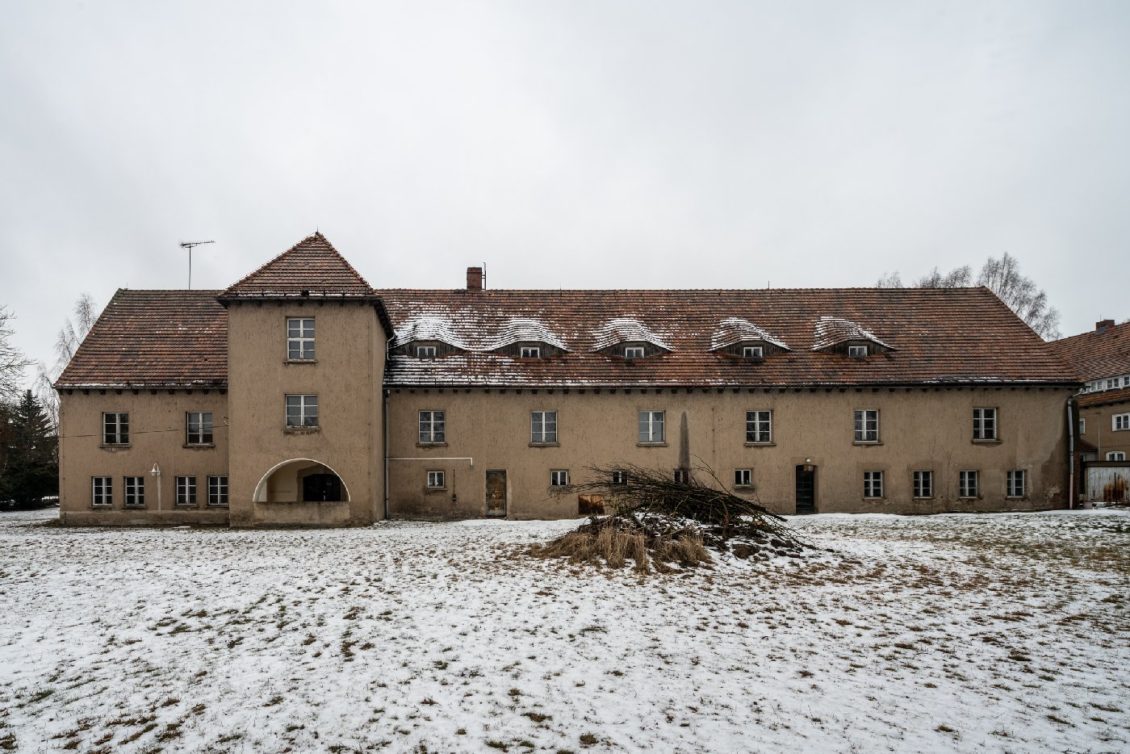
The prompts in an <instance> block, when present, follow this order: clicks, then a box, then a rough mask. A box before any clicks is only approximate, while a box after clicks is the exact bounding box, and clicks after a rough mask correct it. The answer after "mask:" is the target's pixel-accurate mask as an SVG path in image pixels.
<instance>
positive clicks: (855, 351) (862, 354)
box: [848, 346, 868, 359]
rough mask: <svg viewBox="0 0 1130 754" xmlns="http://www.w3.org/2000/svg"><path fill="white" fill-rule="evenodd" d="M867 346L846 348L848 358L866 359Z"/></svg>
mask: <svg viewBox="0 0 1130 754" xmlns="http://www.w3.org/2000/svg"><path fill="white" fill-rule="evenodd" d="M867 351H868V348H867V346H848V356H850V357H852V358H853V359H865V358H867Z"/></svg>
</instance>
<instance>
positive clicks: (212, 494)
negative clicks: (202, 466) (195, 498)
mask: <svg viewBox="0 0 1130 754" xmlns="http://www.w3.org/2000/svg"><path fill="white" fill-rule="evenodd" d="M227 504H228V478H227V475H225V474H210V475H209V476H208V505H210V506H213V507H217V508H222V507H226V506H227Z"/></svg>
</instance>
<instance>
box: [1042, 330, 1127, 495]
mask: <svg viewBox="0 0 1130 754" xmlns="http://www.w3.org/2000/svg"><path fill="white" fill-rule="evenodd" d="M1049 347H1050V348H1051V350H1052V352H1053V353H1055V354H1056V355H1058V356H1059V357H1060V358H1061V359H1062V360H1063V361H1064V362H1065V363H1066V364H1067V366H1068V368H1069V369H1071V370H1072V372H1073V373H1074V374H1075V376H1076V378H1077V379H1078V380H1079V381H1081V382H1083V383H1084V384H1083V388H1082V390H1081V391H1080V392H1079V394H1078V395H1077V396H1076V399H1075V406H1076V409H1077V412H1078V424H1077V427H1076V432H1077V434H1076V439H1077V442H1076V461H1077V463H1078V464H1079V465H1080V467H1081V469H1082V471H1081V474H1080V477H1079V479H1080V484H1078V485H1077V490H1078V494H1079V496H1080V499H1083V500H1106V501H1108V502H1109V501H1121V502H1125V501H1126V500H1127V484H1128V482H1130V322H1125V323H1123V324H1121V325H1116V324H1114V320H1112V319H1104V320H1102V321H1101V322H1096V323H1095V329H1094V330H1092V331H1091V332H1085V333H1082V334H1081V335H1074V336H1072V337H1070V338H1063V339H1062V340H1057V341H1055V342H1053V343H1050V344H1049Z"/></svg>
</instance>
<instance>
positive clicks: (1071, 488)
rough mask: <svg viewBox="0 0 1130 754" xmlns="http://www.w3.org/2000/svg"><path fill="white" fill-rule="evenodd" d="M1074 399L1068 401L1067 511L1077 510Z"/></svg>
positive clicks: (1076, 429)
mask: <svg viewBox="0 0 1130 754" xmlns="http://www.w3.org/2000/svg"><path fill="white" fill-rule="evenodd" d="M1072 403H1073V399H1071V398H1068V399H1067V509H1068V510H1074V508H1075V432H1076V431H1078V427H1077V426H1076V423H1075V411H1074V406H1073V405H1072Z"/></svg>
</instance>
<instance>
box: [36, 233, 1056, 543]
mask: <svg viewBox="0 0 1130 754" xmlns="http://www.w3.org/2000/svg"><path fill="white" fill-rule="evenodd" d="M56 387H57V389H58V390H59V392H60V394H61V412H60V422H61V442H60V475H61V518H62V520H63V522H64V523H68V524H98V525H101V524H130V523H142V524H149V523H190V522H195V523H217V524H221V523H230V524H231V525H233V526H255V525H346V524H363V523H369V522H371V521H374V520H378V519H382V518H386V517H394V518H395V517H420V518H460V517H478V516H506V517H510V518H558V517H572V516H577V515H578V514H579V513H580V512H583V511H584V510H587V509H589V508H590V507H591V506H594V505H598V504H599V501H598V500H593V499H592V498H589V497H584V498H582V496H580V495H578V494H577V492H576V490H575V489H574V488H573V484H574V483H575V482H577V481H579V480H587V479H590V478H592V475H593V474H594V473H595V472H594V471H593V470H592V469H593V468H594V467H601V468H603V469H606V470H608V472H609V473H608V478H607V482H608V484H609V487H610V489H612V490H614V488H615V485H616V483H617V482H618V481H620V478H621V476H622V472H621V471H620V469H629V468H630V467H632V466H639V467H647V468H658V469H663V470H665V471H667V472H669V473H671V474H672V475H673V476H676V475H679V476H682V475H686V474H691V475H695V476H697V477H699V478H706V476H707V475H708V474H711V473H712V474H713V475H714V476H715V477H717V479H718V483H720V484H723V485H724V486H726V487H728V488H732V489H733V491H734V492H735V493H736V494H739V495H749V496H756V497H757V498H758V499H759V500H760V501H761V502H762V503H764V504H765V505H767V506H769V507H770V508H772V509H773V510H776V511H780V512H783V513H794V512H795V513H804V512H830V511H884V512H902V513H905V512H934V511H948V510H1004V509H1038V508H1049V507H1057V506H1061V505H1064V504H1065V501H1066V492H1065V490H1066V489H1067V485H1068V484H1069V473H1070V469H1069V464H1068V455H1069V453H1068V448H1067V441H1066V437H1067V433H1066V431H1065V429H1066V422H1067V409H1068V400H1069V398H1070V397H1071V395H1072V394H1073V393H1074V392H1075V390H1076V389H1077V388H1078V383H1077V381H1076V378H1075V377H1074V375H1073V374H1072V373H1071V372H1070V371H1069V370H1068V369H1067V368H1066V367H1065V366H1064V364H1063V362H1062V361H1061V360H1060V359H1059V358H1058V357H1056V356H1055V355H1054V354H1052V353H1050V351H1049V349H1047V348H1046V347H1045V344H1044V343H1043V342H1042V341H1041V340H1040V338H1039V337H1038V336H1036V335H1035V334H1034V333H1033V332H1032V331H1031V330H1030V329H1029V328H1028V327H1027V326H1026V325H1025V324H1024V323H1023V322H1022V321H1020V320H1019V319H1018V318H1017V317H1016V316H1015V315H1014V314H1013V313H1012V312H1011V311H1010V310H1009V309H1008V308H1007V307H1005V306H1004V305H1003V304H1002V303H1001V302H1000V301H999V300H998V299H997V298H996V296H995V295H993V294H992V293H991V292H990V291H988V290H987V289H985V288H965V289H950V290H938V289H811V290H541V291H536V290H487V289H485V287H484V285H483V279H482V272H481V270H480V269H478V268H471V269H469V270H468V275H467V286H466V288H463V289H459V290H400V289H395V290H375V289H373V288H371V287H370V286H369V284H368V283H367V282H366V281H365V280H364V279H363V278H362V277H361V276H360V275H359V274H358V273H357V272H356V271H355V270H354V269H353V267H352V266H351V265H350V264H349V263H348V262H347V261H346V260H345V259H344V258H343V257H342V256H341V255H340V254H338V252H337V251H336V250H335V249H334V248H333V247H332V246H331V245H330V244H329V242H328V241H327V240H326V239H325V238H324V237H322V236H321V235H320V234H315V235H313V236H310V237H309V238H306V239H305V240H303V241H302V242H301V243H299V244H298V245H297V246H295V247H294V248H292V249H290V250H288V251H286V252H284V253H283V254H281V255H279V256H278V257H276V258H275V259H273V260H271V261H270V262H268V263H267V264H265V265H264V266H263V267H261V268H260V269H258V270H256V271H255V272H253V273H251V274H250V275H248V276H247V277H245V278H243V279H242V280H240V281H239V282H237V283H235V284H234V285H232V286H231V287H230V288H228V289H227V290H224V291H183V290H182V291H132V290H120V291H118V293H117V294H116V295H115V296H114V298H113V300H112V301H111V302H110V303H109V305H108V306H107V307H106V309H105V311H104V312H103V314H102V316H101V317H100V318H99V320H98V323H97V324H96V325H95V327H94V329H93V330H92V331H91V333H90V335H89V336H88V337H87V339H86V341H85V342H84V343H83V344H82V347H81V348H80V349H79V350H78V353H77V354H76V355H75V357H74V359H73V361H72V362H71V364H70V366H69V367H68V368H67V370H66V371H65V372H64V374H63V375H62V376H61V377H60V379H59V380H58V382H57V385H56Z"/></svg>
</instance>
